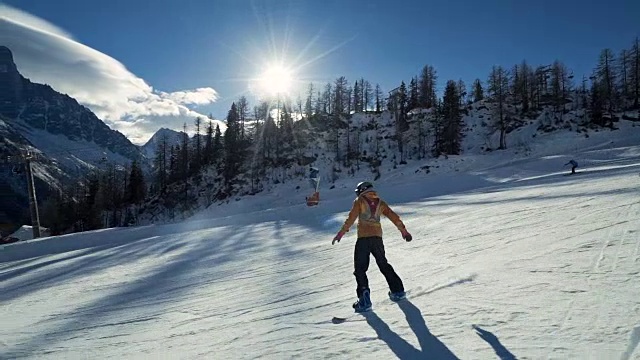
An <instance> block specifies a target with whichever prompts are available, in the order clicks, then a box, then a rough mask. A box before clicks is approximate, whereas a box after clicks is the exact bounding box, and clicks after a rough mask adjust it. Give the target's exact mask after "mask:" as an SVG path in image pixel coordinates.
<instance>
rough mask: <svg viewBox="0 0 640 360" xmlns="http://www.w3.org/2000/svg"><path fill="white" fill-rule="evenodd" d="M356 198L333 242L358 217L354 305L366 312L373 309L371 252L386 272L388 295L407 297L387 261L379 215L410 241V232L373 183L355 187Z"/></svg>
mask: <svg viewBox="0 0 640 360" xmlns="http://www.w3.org/2000/svg"><path fill="white" fill-rule="evenodd" d="M355 192H356V195H357V197H356V199H355V200H354V201H353V206H352V208H351V211H350V212H349V216H348V217H347V220H346V221H345V222H344V225H343V226H342V228H341V229H340V231H339V232H338V234H337V235H336V236H335V238H334V239H333V241H332V242H331V244H332V245H333V244H335V243H336V242H340V239H342V237H343V236H344V234H345V233H346V232H348V231H349V228H350V227H351V226H352V225H353V223H354V222H355V221H356V219H358V240H357V241H356V247H355V252H354V267H355V271H354V272H353V275H355V277H356V283H357V287H356V294H357V296H358V301H356V302H355V303H354V304H353V308H354V309H355V311H356V312H364V311H369V310H371V306H372V304H371V296H370V289H369V280H368V279H367V270H368V269H369V254H373V257H374V258H375V259H376V263H377V264H378V268H379V269H380V272H381V273H382V274H383V275H384V277H385V279H386V280H387V284H388V285H389V289H390V291H389V298H390V299H391V300H393V301H399V300H402V299H404V298H405V297H406V294H405V291H404V285H403V284H402V280H401V279H400V277H399V276H398V274H396V272H395V270H394V269H393V267H392V266H391V264H389V262H388V261H387V258H386V257H385V254H384V244H383V242H382V225H381V224H380V215H384V216H386V217H387V218H389V220H391V222H393V224H394V225H395V226H396V227H397V228H398V230H400V232H401V233H402V237H403V238H404V239H405V240H406V241H411V240H412V237H411V234H409V232H408V231H407V229H406V228H405V226H404V224H403V223H402V221H401V220H400V217H399V216H398V214H396V213H395V212H394V211H393V210H391V208H390V207H389V205H387V203H386V202H384V201H383V200H382V199H380V197H379V196H378V194H377V193H376V192H375V191H374V190H373V184H371V183H370V182H367V181H365V182H361V183H359V184H358V186H357V187H356V190H355Z"/></svg>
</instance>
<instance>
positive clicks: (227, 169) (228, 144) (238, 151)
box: [224, 103, 243, 191]
mask: <svg viewBox="0 0 640 360" xmlns="http://www.w3.org/2000/svg"><path fill="white" fill-rule="evenodd" d="M241 131H242V129H241V125H240V116H239V114H238V108H237V106H236V104H235V103H232V104H231V109H230V110H229V112H228V114H227V130H226V131H225V132H224V150H225V164H224V178H225V183H226V185H227V190H228V191H230V190H231V185H232V180H233V178H235V177H236V176H238V175H239V174H240V169H241V165H242V160H243V149H242V141H241V136H242V134H241Z"/></svg>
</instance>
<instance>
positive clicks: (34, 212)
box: [7, 152, 40, 239]
mask: <svg viewBox="0 0 640 360" xmlns="http://www.w3.org/2000/svg"><path fill="white" fill-rule="evenodd" d="M34 159H35V158H34V156H33V155H32V154H31V152H27V153H26V154H25V155H23V156H22V159H21V160H22V161H20V162H17V161H12V157H9V158H8V161H7V163H9V164H13V165H14V166H18V164H21V163H24V167H25V170H26V171H25V173H26V175H27V179H26V180H27V189H28V193H29V208H30V210H31V226H32V228H33V238H34V239H37V238H39V237H40V215H39V214H38V201H37V198H36V187H35V182H34V180H33V168H32V165H31V161H32V160H34ZM14 171H15V170H14Z"/></svg>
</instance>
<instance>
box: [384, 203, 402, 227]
mask: <svg viewBox="0 0 640 360" xmlns="http://www.w3.org/2000/svg"><path fill="white" fill-rule="evenodd" d="M382 215H384V216H386V217H387V218H389V220H391V222H392V223H393V225H395V226H396V227H397V228H398V230H400V231H401V232H402V231H404V230H405V226H404V223H403V222H402V220H400V216H399V215H398V214H396V213H395V211H393V210H391V208H390V207H389V205H387V204H386V203H385V204H384V205H382Z"/></svg>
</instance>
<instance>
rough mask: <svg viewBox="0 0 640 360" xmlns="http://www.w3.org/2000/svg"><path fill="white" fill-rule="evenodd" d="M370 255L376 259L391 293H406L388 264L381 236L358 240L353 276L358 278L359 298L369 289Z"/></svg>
mask: <svg viewBox="0 0 640 360" xmlns="http://www.w3.org/2000/svg"><path fill="white" fill-rule="evenodd" d="M369 254H373V257H374V258H375V259H376V264H378V268H379V269H380V272H381V273H382V275H384V277H385V279H387V284H389V289H390V290H391V292H399V291H404V285H402V280H401V279H400V277H399V276H398V274H396V272H395V270H393V267H392V266H391V264H389V263H388V262H387V258H386V257H385V256H384V244H383V243H382V238H381V237H379V236H372V237H363V238H358V240H357V241H356V249H355V252H354V256H353V261H354V265H355V271H354V272H353V275H355V276H356V283H357V284H358V287H357V288H356V293H357V294H358V298H360V297H361V296H362V292H363V291H364V290H365V289H368V288H369V279H367V270H368V269H369Z"/></svg>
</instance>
